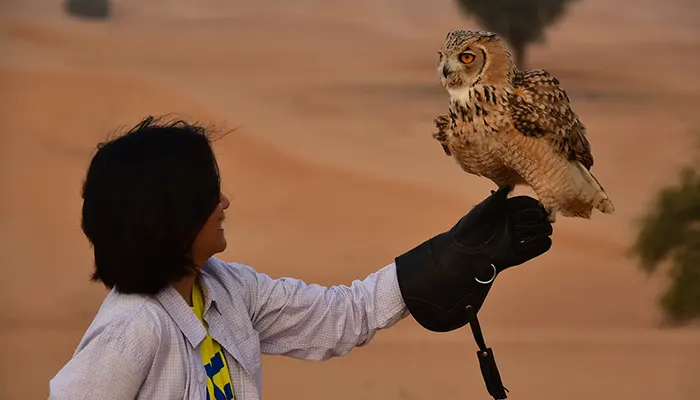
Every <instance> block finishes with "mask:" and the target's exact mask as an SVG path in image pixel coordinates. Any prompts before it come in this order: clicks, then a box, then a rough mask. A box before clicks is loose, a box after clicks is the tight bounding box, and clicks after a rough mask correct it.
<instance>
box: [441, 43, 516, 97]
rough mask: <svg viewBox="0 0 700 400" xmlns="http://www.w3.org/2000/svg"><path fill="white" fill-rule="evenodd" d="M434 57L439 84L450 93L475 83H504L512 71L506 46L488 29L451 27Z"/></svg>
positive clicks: (512, 63)
mask: <svg viewBox="0 0 700 400" xmlns="http://www.w3.org/2000/svg"><path fill="white" fill-rule="evenodd" d="M438 56H439V59H438V68H437V72H438V76H439V77H440V83H441V84H442V86H443V87H444V88H445V89H447V90H448V91H449V92H450V93H454V92H459V91H461V90H463V89H467V88H469V87H471V86H474V85H476V84H487V85H501V84H507V83H509V82H510V79H511V78H512V76H513V74H514V73H515V64H514V62H513V57H512V56H511V53H510V51H509V50H508V47H507V45H506V44H505V42H504V41H503V40H502V39H501V38H499V37H498V36H497V35H496V34H495V33H491V32H486V31H470V30H452V31H450V32H449V33H448V34H447V36H446V37H445V42H444V43H443V45H442V47H441V48H440V50H439V51H438Z"/></svg>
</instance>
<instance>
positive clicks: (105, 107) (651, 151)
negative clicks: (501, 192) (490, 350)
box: [0, 0, 700, 400]
mask: <svg viewBox="0 0 700 400" xmlns="http://www.w3.org/2000/svg"><path fill="white" fill-rule="evenodd" d="M56 3H58V2H54V1H49V0H30V1H19V0H14V1H12V0H3V1H0V50H1V54H2V56H1V57H0V93H1V95H0V154H1V156H0V187H1V188H2V191H3V196H1V197H0V266H1V267H0V268H2V273H3V279H1V280H0V296H1V297H0V312H1V317H2V319H1V320H0V323H1V326H0V354H1V357H0V360H1V361H0V368H1V371H0V398H1V399H20V398H21V399H40V398H46V396H47V383H48V380H49V379H50V378H51V377H52V376H53V375H54V374H55V373H56V372H57V371H58V370H59V369H60V367H61V366H62V365H63V363H65V362H66V360H67V359H68V358H69V357H70V355H71V353H72V352H73V350H74V348H75V346H76V344H77V343H78V341H79V339H80V337H81V335H82V333H83V331H84V329H85V328H86V327H87V325H88V324H89V322H90V320H91V318H92V317H93V315H94V313H95V311H96V310H97V308H98V307H99V305H100V302H101V300H102V298H103V297H104V295H105V290H104V289H103V288H102V287H100V286H98V285H96V284H90V283H89V282H88V279H87V278H88V275H89V273H90V268H91V251H90V248H89V247H88V245H87V242H86V240H85V239H84V237H83V236H82V234H81V232H80V228H79V210H80V197H79V190H80V184H81V180H82V178H83V174H84V171H85V168H86V166H87V163H88V160H89V157H90V155H91V154H92V151H93V149H94V146H95V144H96V143H97V141H99V140H101V139H103V138H104V137H106V135H107V134H108V133H109V132H110V131H113V130H114V129H118V128H125V127H129V126H131V125H133V124H135V123H136V122H138V120H139V119H140V118H142V117H143V116H145V115H148V114H163V113H176V114H177V115H179V116H184V117H186V118H189V119H197V120H200V121H203V122H206V123H211V124H214V125H215V126H217V127H218V128H219V129H220V130H222V131H226V130H230V129H233V128H239V129H237V130H236V131H234V132H233V133H231V134H229V135H228V136H227V137H226V138H225V139H223V140H221V141H219V142H217V145H216V146H217V153H218V156H219V159H220V164H221V167H222V170H223V179H224V188H225V190H226V191H227V192H228V193H229V194H231V195H232V196H233V205H232V207H231V208H230V212H229V216H230V218H229V221H231V222H230V223H229V226H228V237H229V243H230V247H229V249H228V250H227V251H226V252H225V253H224V254H223V255H221V257H223V258H224V259H228V260H231V261H240V262H245V263H248V264H250V265H252V266H254V267H255V268H257V269H258V270H261V271H264V272H266V273H268V274H270V275H273V276H282V275H293V276H296V277H299V278H303V279H305V280H307V281H312V282H316V283H322V284H338V283H349V282H350V281H351V280H352V279H355V278H363V277H364V276H365V275H366V274H368V273H370V272H372V271H374V270H376V269H378V268H380V267H382V266H383V265H385V264H387V263H389V262H391V261H392V259H393V257H394V256H395V255H397V254H399V253H400V252H402V251H405V250H407V249H409V248H411V247H412V246H414V245H416V244H418V243H419V242H420V241H422V240H424V239H426V238H428V237H430V236H431V235H433V234H435V233H437V232H440V231H441V230H444V229H447V228H449V227H450V226H451V225H452V224H453V223H454V222H455V221H456V220H457V219H458V218H459V217H460V216H461V215H462V214H463V213H464V212H466V211H467V210H468V209H469V208H470V207H471V206H472V205H473V204H474V203H475V202H477V201H479V200H480V199H481V198H483V197H484V196H485V195H487V194H488V190H489V189H491V185H490V184H489V183H488V182H486V181H484V180H481V179H478V178H475V177H470V176H466V175H465V174H463V173H462V172H461V171H460V170H459V169H458V168H457V167H456V165H455V164H454V162H453V161H452V160H450V159H449V158H447V157H445V156H444V154H443V152H442V150H441V149H440V147H439V145H437V144H436V143H435V142H434V141H433V139H432V138H431V137H430V132H432V118H433V117H434V116H435V115H436V114H438V113H440V112H442V110H443V109H444V107H445V106H446V99H447V97H446V94H445V93H444V92H443V91H442V90H441V89H440V88H439V87H438V83H437V78H436V76H435V71H434V62H435V51H436V48H437V46H438V45H439V44H440V42H441V40H442V39H443V37H444V34H445V32H446V30H448V29H450V28H453V27H474V26H475V25H474V24H473V23H472V22H471V21H469V20H466V19H464V18H462V17H461V16H460V15H459V13H458V12H457V9H456V7H455V6H454V4H453V2H451V1H448V0H439V1H435V0H431V1H429V0H410V1H398V0H380V1H378V0H356V1H355V2H339V1H314V0H301V1H295V2H289V5H281V4H278V2H268V3H267V4H268V5H261V4H259V3H261V2H255V1H252V0H249V1H226V2H224V1H215V0H206V1H198V2H193V1H184V0H168V1H165V0H157V1H156V0H150V1H148V2H142V1H136V0H121V1H115V2H114V3H115V11H116V15H115V18H114V19H112V20H111V21H109V22H107V23H103V24H98V23H86V22H76V21H71V20H68V19H67V18H65V17H64V16H63V15H62V13H61V10H60V7H59V5H58V4H56ZM146 3H147V4H146ZM195 3H196V5H195ZM272 3H275V4H272ZM692 3H693V2H692V1H690V0H668V1H666V2H662V1H660V0H657V1H652V0H644V1H632V0H624V1H623V0H617V1H615V2H611V1H607V0H584V1H582V2H581V3H580V4H577V5H576V6H574V7H573V8H572V10H571V13H570V14H569V15H568V16H567V17H566V18H565V19H564V20H562V22H561V23H560V24H558V25H557V26H556V27H553V28H552V29H551V30H550V31H549V32H548V35H549V40H548V42H547V44H546V45H539V46H535V47H533V48H532V51H531V52H530V54H529V62H530V64H531V65H532V66H534V67H543V68H547V69H548V70H550V71H551V72H552V73H554V74H555V75H557V76H558V77H559V78H560V80H561V81H562V83H563V85H564V87H565V88H566V89H567V90H568V91H569V93H570V95H571V98H572V101H573V103H574V106H575V108H576V110H577V111H578V112H579V114H580V116H581V118H582V119H583V121H584V122H585V123H586V125H587V126H588V128H589V136H590V140H591V142H592V144H593V149H594V154H595V156H596V166H595V167H594V171H595V173H596V175H597V176H598V177H599V179H600V180H601V181H602V182H603V183H604V185H605V186H606V188H607V189H608V191H609V194H610V196H611V197H612V199H613V200H614V202H615V205H616V207H617V212H616V214H614V215H612V216H602V215H600V214H596V215H595V216H594V218H593V219H592V220H590V221H578V220H567V219H560V220H559V221H558V222H557V224H556V230H555V234H554V238H553V239H554V247H553V249H552V250H551V251H550V252H549V253H548V254H547V255H545V256H543V257H541V258H539V259H537V260H535V261H533V262H531V263H529V264H528V265H527V266H523V267H519V268H517V269H514V270H512V271H510V272H508V273H507V274H504V275H503V276H502V277H501V278H499V282H498V283H497V284H496V287H495V289H494V290H493V291H492V293H491V295H490V297H489V299H488V302H487V304H486V305H485V307H484V309H483V312H482V313H481V319H482V325H483V328H484V330H485V333H486V335H487V337H486V338H487V341H488V342H489V344H490V345H492V346H493V347H494V350H495V352H496V354H497V360H498V363H499V366H500V369H501V373H502V376H503V378H504V381H505V384H506V386H508V388H509V389H510V390H511V395H510V397H509V398H513V399H521V400H525V399H539V400H545V399H547V400H549V399H561V398H566V399H571V400H578V399H643V400H647V399H654V400H657V399H678V400H681V399H682V400H686V399H688V400H689V399H697V398H698V397H697V396H698V391H700V379H698V376H700V334H699V333H700V331H698V330H697V329H693V328H686V329H675V330H672V329H662V328H660V327H659V322H660V320H661V315H660V313H659V311H658V308H657V307H656V298H657V296H658V295H659V293H660V290H661V289H662V288H663V279H661V278H657V277H652V278H649V277H646V276H645V275H644V274H642V273H641V272H640V271H639V269H638V267H637V264H636V263H635V260H634V259H631V258H630V257H628V256H627V254H626V252H627V249H628V247H629V245H630V242H631V239H632V235H633V233H634V229H635V221H636V219H637V218H638V216H639V215H640V213H642V212H643V211H644V210H645V208H646V207H647V206H648V204H649V201H650V199H651V198H652V196H653V195H654V193H655V191H656V190H657V189H658V188H659V187H660V186H662V185H666V184H669V183H672V182H673V181H674V180H675V177H676V175H675V171H676V170H677V169H678V168H679V167H680V166H682V165H683V164H684V163H687V162H690V160H691V156H692V154H693V153H692V146H691V145H692V144H693V141H694V140H695V136H694V135H695V134H696V133H697V132H698V127H699V126H700V118H699V117H698V112H697V110H698V109H700V108H699V107H700V95H699V93H700V79H698V78H699V76H698V71H700V35H699V34H700V23H699V22H700V11H698V9H697V8H696V7H694V6H693V5H692ZM166 5H167V6H166ZM474 351H475V345H474V343H473V342H472V341H471V336H470V333H469V331H468V330H461V331H458V332H452V333H449V334H434V333H430V332H426V331H423V330H422V329H420V327H418V326H417V324H416V323H415V322H414V321H413V320H411V319H410V317H409V318H407V319H406V320H404V321H402V322H401V323H399V324H398V325H397V326H396V327H394V328H392V329H391V330H387V331H385V332H381V333H380V334H379V335H378V336H377V337H376V339H375V341H374V342H373V343H372V344H371V345H369V346H367V347H365V348H361V349H357V350H356V351H354V352H353V353H351V354H350V355H349V356H347V357H344V358H340V359H336V360H331V361H328V362H325V363H311V362H302V361H298V360H292V359H284V358H281V357H266V358H265V362H264V368H265V389H264V394H265V397H266V398H268V399H325V398H334V399H338V400H343V399H356V398H359V399H386V400H391V399H402V400H413V399H428V398H429V399H452V398H455V399H458V398H470V399H487V398H488V395H487V393H486V391H485V390H484V387H483V383H482V382H481V380H480V379H481V378H480V375H479V371H478V364H477V360H476V358H475V355H474Z"/></svg>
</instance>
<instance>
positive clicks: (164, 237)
mask: <svg viewBox="0 0 700 400" xmlns="http://www.w3.org/2000/svg"><path fill="white" fill-rule="evenodd" d="M507 194H508V189H507V188H505V189H502V190H499V191H498V192H495V193H493V192H492V194H491V195H490V196H489V197H488V198H486V199H485V200H484V201H483V202H481V203H480V204H478V205H477V206H476V207H474V208H473V209H472V210H471V211H470V212H469V213H468V214H467V215H466V216H464V217H463V218H461V219H460V220H459V222H458V223H457V224H456V225H455V226H454V227H453V228H452V229H450V230H449V231H447V232H445V233H442V234H440V235H437V236H435V237H433V238H432V239H429V240H427V241H426V242H424V243H422V244H420V245H419V246H417V247H415V248H413V249H412V250H410V251H408V252H407V253H405V254H403V255H400V256H398V257H396V258H395V261H394V262H392V263H391V264H389V265H387V266H385V267H383V268H381V269H379V270H378V271H377V272H375V273H373V274H370V275H369V276H368V277H366V278H365V279H364V280H362V281H359V280H356V281H354V282H353V283H352V284H351V286H349V287H348V286H334V287H330V288H326V287H322V286H318V285H307V284H305V283H304V282H302V281H300V280H296V279H292V278H282V279H272V278H270V277H268V276H267V275H265V274H262V273H259V272H256V271H255V270H254V269H252V268H251V267H249V266H246V265H241V264H236V263H228V262H224V261H221V260H218V259H217V258H214V257H213V256H214V255H215V254H217V253H220V252H222V251H223V250H224V249H225V248H226V238H225V236H224V229H223V227H222V225H221V224H222V222H223V220H224V218H225V210H226V209H227V208H228V207H229V200H228V198H226V196H225V195H223V194H222V193H221V191H220V183H219V171H218V167H217V163H216V158H215V156H214V153H213V151H212V148H211V143H210V140H209V138H208V135H207V133H206V132H205V130H204V129H203V128H201V127H198V126H194V125H190V124H188V123H186V122H182V121H178V122H174V123H168V124H159V123H157V121H156V120H154V119H153V118H150V117H149V118H147V119H145V120H144V121H143V122H142V123H140V124H139V125H138V126H136V127H135V128H134V129H132V130H131V131H129V132H128V133H126V134H125V135H123V136H121V137H119V138H116V139H114V140H111V141H109V142H107V143H104V144H101V145H99V146H98V151H97V153H96V154H95V156H94V157H93V159H92V161H91V163H90V166H89V169H88V171H87V176H86V179H85V182H84V187H83V200H84V201H83V209H82V228H83V232H84V233H85V235H86V236H87V238H88V239H89V241H90V243H91V244H92V246H93V249H94V258H95V269H94V273H93V276H92V279H93V280H95V281H99V282H102V283H103V284H104V285H106V286H107V287H108V288H110V289H111V291H110V292H109V294H108V295H107V296H106V298H105V300H104V302H103V304H102V306H101V308H100V309H99V311H98V313H97V315H96V316H95V318H94V320H93V322H92V324H91V325H90V326H89V328H88V330H87V332H86V333H85V335H84V336H83V338H82V340H81V341H80V343H79V345H78V348H77V349H76V351H75V353H74V355H73V357H72V358H71V359H70V360H69V361H68V363H67V364H66V365H65V366H64V367H63V368H62V369H61V370H60V371H59V372H58V374H57V375H56V376H55V377H54V378H53V379H52V380H51V382H50V398H51V399H72V400H79V399H96V398H110V399H233V398H234V397H235V398H236V399H238V400H254V399H259V398H260V397H261V393H262V387H261V373H260V372H261V354H262V353H265V354H282V355H286V356H291V357H297V358H303V359H307V360H324V359H328V358H330V357H335V356H341V355H345V354H347V353H349V352H350V351H351V350H352V349H353V348H354V347H356V346H361V345H364V344H367V343H368V342H369V341H370V340H371V339H372V337H373V336H374V335H375V333H376V332H377V331H378V330H380V329H385V328H389V327H391V326H392V325H394V324H395V323H396V322H398V321H399V320H400V319H402V318H404V317H406V316H407V315H409V314H410V315H412V317H413V318H415V319H416V321H417V322H418V323H420V324H421V325H422V326H424V327H425V328H426V329H429V330H432V331H441V332H444V331H450V330H453V329H457V328H459V327H461V326H464V325H465V324H466V323H467V313H466V311H465V307H467V306H472V308H473V309H474V310H478V309H479V308H480V307H481V305H482V303H483V301H484V299H485V297H486V294H487V293H488V291H489V289H490V287H491V284H492V282H493V279H494V278H495V277H496V275H497V274H498V273H500V272H501V271H503V270H505V269H507V268H509V267H512V266H515V265H519V264H522V263H524V262H526V261H528V260H530V259H532V258H534V257H537V256H539V255H541V254H543V253H545V252H546V251H548V250H549V248H550V247H551V239H550V237H549V236H550V235H551V233H552V226H551V225H550V224H549V222H547V218H546V214H545V212H544V209H543V208H542V206H541V204H539V202H537V201H536V200H534V199H532V198H529V197H525V196H520V197H514V198H510V199H508V198H507Z"/></svg>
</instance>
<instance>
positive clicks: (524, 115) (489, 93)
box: [432, 30, 615, 222]
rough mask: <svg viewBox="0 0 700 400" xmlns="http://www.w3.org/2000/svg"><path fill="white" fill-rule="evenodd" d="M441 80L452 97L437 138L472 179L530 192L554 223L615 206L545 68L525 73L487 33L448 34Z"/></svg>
mask: <svg viewBox="0 0 700 400" xmlns="http://www.w3.org/2000/svg"><path fill="white" fill-rule="evenodd" d="M438 55H439V60H438V68H437V72H438V76H439V78H440V83H441V84H442V86H443V87H444V88H445V89H446V90H447V92H448V93H449V96H450V102H449V110H448V113H447V114H445V115H440V116H438V117H437V118H436V119H435V125H436V127H437V132H436V133H434V134H433V135H432V136H433V137H434V138H435V139H436V140H437V141H438V142H439V143H440V144H441V145H442V148H443V150H444V152H445V154H447V155H448V156H451V157H453V158H454V159H455V161H456V162H457V164H458V165H459V166H460V167H461V168H462V169H463V170H464V171H465V172H467V173H469V174H473V175H476V176H481V177H485V178H488V179H490V180H491V181H493V182H494V183H495V184H496V185H497V186H498V187H503V186H506V185H508V186H509V187H510V188H511V190H512V189H513V188H515V186H517V185H525V186H529V187H531V188H532V190H533V191H534V192H535V194H536V195H537V197H538V198H539V200H540V202H541V203H542V205H543V206H544V207H545V209H546V210H547V212H548V213H549V220H550V221H551V222H554V221H555V220H556V215H557V213H559V214H561V215H563V216H565V217H578V218H585V219H589V218H590V217H591V214H592V211H593V209H594V208H596V209H598V210H599V211H601V212H602V213H605V214H611V213H613V212H614V210H615V209H614V206H613V203H612V201H611V200H610V198H609V197H608V195H607V193H606V192H605V189H604V188H603V186H602V185H601V184H600V182H598V180H597V179H596V178H595V177H594V176H593V174H592V173H591V168H592V167H593V155H592V154H591V146H590V143H589V141H588V139H587V138H586V128H585V127H584V125H583V124H582V123H581V121H580V120H579V118H578V117H577V115H576V114H575V113H574V111H573V110H572V109H571V105H570V103H569V97H568V96H567V94H566V92H565V91H564V89H562V88H561V87H560V86H559V81H558V80H557V78H555V77H554V76H552V75H550V74H549V73H548V72H547V71H545V70H542V69H533V70H523V71H520V70H518V68H517V67H516V65H515V63H514V61H513V57H512V55H511V53H510V50H509V49H508V46H507V45H506V43H505V42H504V41H503V40H502V39H501V38H499V36H498V35H496V34H494V33H491V32H485V31H470V30H453V31H450V32H449V33H448V34H447V36H446V38H445V41H444V44H443V45H442V47H441V48H440V50H439V52H438Z"/></svg>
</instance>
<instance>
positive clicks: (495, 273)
mask: <svg viewBox="0 0 700 400" xmlns="http://www.w3.org/2000/svg"><path fill="white" fill-rule="evenodd" d="M491 267H492V268H493V276H492V277H491V279H489V280H488V281H480V280H479V278H477V277H474V280H475V281H477V282H479V283H481V284H482V285H488V284H489V283H491V282H493V280H494V279H496V275H498V269H496V266H495V265H493V263H491Z"/></svg>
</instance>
